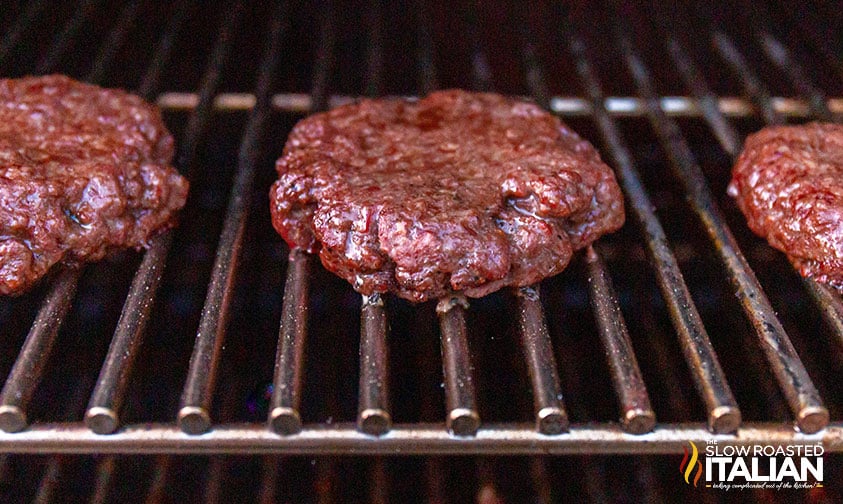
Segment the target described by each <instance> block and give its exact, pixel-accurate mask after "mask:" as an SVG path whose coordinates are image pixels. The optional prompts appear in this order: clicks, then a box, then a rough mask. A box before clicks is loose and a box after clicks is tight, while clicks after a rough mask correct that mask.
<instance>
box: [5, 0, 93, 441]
mask: <svg viewBox="0 0 843 504" xmlns="http://www.w3.org/2000/svg"><path fill="white" fill-rule="evenodd" d="M95 6H96V4H95V3H94V4H89V3H85V4H84V5H83V8H82V11H80V12H79V13H78V15H77V16H76V17H74V18H73V19H72V20H71V21H69V22H68V24H67V26H66V29H65V30H64V31H63V32H62V34H61V36H59V37H58V38H57V39H56V41H55V43H54V45H53V47H52V48H51V52H50V53H48V54H47V55H46V56H45V57H44V58H43V59H42V61H41V64H40V66H39V69H40V72H39V73H47V72H48V71H50V70H51V69H52V67H53V65H54V64H55V63H57V62H58V60H57V58H58V56H60V54H61V52H59V53H57V54H58V56H55V57H51V56H50V55H51V54H52V53H53V52H55V51H56V50H57V48H56V45H60V46H63V47H67V46H69V45H70V44H72V42H73V38H74V37H75V36H76V34H77V32H78V31H79V27H78V26H77V24H81V23H84V22H85V20H86V19H87V17H88V16H90V12H86V9H91V8H93V7H95ZM54 60H55V61H54ZM94 71H95V69H92V70H91V72H89V74H88V76H87V77H86V80H89V81H90V80H93V77H94ZM60 268H61V271H60V272H59V273H58V274H57V276H56V277H54V278H53V279H52V280H51V281H52V282H54V283H53V284H52V285H51V286H50V291H49V292H48V293H47V295H46V298H45V299H44V301H42V306H41V309H40V310H39V312H38V316H37V317H36V319H35V322H34V323H33V324H32V327H31V328H30V331H29V334H28V335H27V338H26V341H25V342H24V346H23V348H22V349H21V353H20V355H19V356H18V359H17V360H16V361H15V366H14V367H13V368H12V371H11V373H9V376H8V377H7V379H6V384H5V385H4V388H3V392H0V429H3V430H7V431H9V432H12V431H14V430H21V429H23V428H24V427H26V423H27V420H26V409H27V406H28V403H29V400H30V399H31V397H32V393H33V392H34V391H35V387H37V385H38V383H39V382H40V381H41V374H42V372H43V370H44V366H45V365H46V361H47V360H48V359H49V356H50V353H51V351H52V347H53V343H54V342H55V339H56V337H57V336H58V332H59V328H60V327H61V325H62V323H63V322H64V318H65V316H66V315H67V311H68V310H69V308H70V305H71V303H72V301H73V296H74V294H75V292H76V287H77V284H78V282H79V278H80V277H81V274H82V267H69V266H64V265H60ZM61 296H64V297H63V298H60V297H61ZM35 360H37V361H38V362H36V361H35ZM19 366H20V367H19ZM16 370H17V371H16ZM7 390H8V394H10V395H8V396H7V395H6V391H7ZM9 429H11V430H9Z"/></svg>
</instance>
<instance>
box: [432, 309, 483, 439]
mask: <svg viewBox="0 0 843 504" xmlns="http://www.w3.org/2000/svg"><path fill="white" fill-rule="evenodd" d="M467 307H468V302H467V301H466V300H465V298H444V299H441V300H439V304H438V305H437V306H436V312H437V314H438V315H439V327H440V332H441V340H442V370H443V374H444V378H445V403H446V406H445V407H446V415H447V416H446V419H445V424H446V425H447V427H448V430H449V431H450V432H452V433H453V434H455V435H457V436H473V435H475V434H476V433H477V429H478V428H479V427H480V415H479V414H478V413H477V393H476V391H475V388H474V367H473V365H472V363H471V356H470V354H469V350H468V338H467V337H466V330H465V310H466V309H467Z"/></svg>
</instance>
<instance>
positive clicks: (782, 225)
mask: <svg viewBox="0 0 843 504" xmlns="http://www.w3.org/2000/svg"><path fill="white" fill-rule="evenodd" d="M728 191H729V195H730V196H732V197H734V198H735V199H736V201H737V203H738V206H739V207H740V209H741V210H742V211H743V213H744V215H746V219H747V223H748V224H749V227H750V229H752V230H753V231H754V232H755V233H756V234H758V235H760V236H763V237H764V238H766V239H767V241H768V242H769V243H770V245H772V246H773V247H775V248H777V249H779V250H781V251H783V252H784V253H786V254H787V256H788V258H789V259H790V261H791V262H792V263H793V265H794V266H796V268H797V269H798V270H799V271H800V272H801V273H802V275H804V276H806V277H813V278H815V279H816V280H818V281H821V282H827V283H830V284H832V285H834V286H836V287H843V126H839V125H835V124H821V123H810V124H805V125H801V126H776V127H770V128H765V129H763V130H761V131H759V132H758V133H755V134H753V135H750V136H749V137H748V138H747V140H746V144H745V145H744V150H743V152H742V153H741V155H740V157H739V158H738V161H737V163H736V164H735V167H734V169H733V171H732V181H731V183H730V184H729V190H728Z"/></svg>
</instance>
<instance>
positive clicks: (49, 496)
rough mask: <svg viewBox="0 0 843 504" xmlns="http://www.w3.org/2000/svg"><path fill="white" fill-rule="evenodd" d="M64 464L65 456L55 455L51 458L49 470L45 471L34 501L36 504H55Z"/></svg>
mask: <svg viewBox="0 0 843 504" xmlns="http://www.w3.org/2000/svg"><path fill="white" fill-rule="evenodd" d="M64 462H65V457H64V456H63V455H55V456H53V457H52V458H50V461H49V462H48V463H47V469H46V470H44V476H42V477H41V482H40V483H39V484H38V491H37V493H36V494H35V497H34V498H33V499H32V502H33V503H34V504H50V503H51V502H55V498H54V496H55V494H56V489H57V487H58V485H59V478H60V477H61V471H62V467H63V466H64Z"/></svg>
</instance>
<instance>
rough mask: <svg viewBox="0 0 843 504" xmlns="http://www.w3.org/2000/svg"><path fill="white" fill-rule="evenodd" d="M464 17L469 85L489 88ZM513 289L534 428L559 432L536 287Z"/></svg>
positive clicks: (473, 23) (558, 402)
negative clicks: (469, 45) (470, 76)
mask: <svg viewBox="0 0 843 504" xmlns="http://www.w3.org/2000/svg"><path fill="white" fill-rule="evenodd" d="M467 17H468V24H469V30H468V38H469V40H470V41H471V44H472V57H471V61H472V81H473V84H472V85H473V87H474V88H475V89H477V90H480V91H491V90H492V89H493V84H492V76H491V71H490V68H489V64H488V59H487V57H486V53H485V51H483V49H482V45H481V43H480V39H479V38H480V29H479V26H478V25H479V15H478V13H477V11H476V9H469V10H468V12H467ZM545 96H546V95H545ZM514 292H515V295H516V299H517V300H518V314H519V324H518V328H519V333H520V336H521V347H522V350H523V353H524V359H525V361H526V364H527V371H528V374H529V376H530V383H531V385H532V390H533V413H534V415H535V421H536V430H537V431H539V432H541V433H543V434H548V435H553V434H559V433H561V432H563V431H565V430H566V429H567V428H568V414H567V413H566V411H565V406H564V405H563V403H562V389H561V386H560V384H559V376H558V372H557V365H556V359H555V357H554V355H553V346H552V344H551V342H550V335H549V334H548V331H547V323H546V322H545V318H544V312H543V310H542V306H541V301H540V299H539V288H538V286H537V285H536V286H531V287H526V288H522V289H514ZM466 359H468V357H466Z"/></svg>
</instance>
